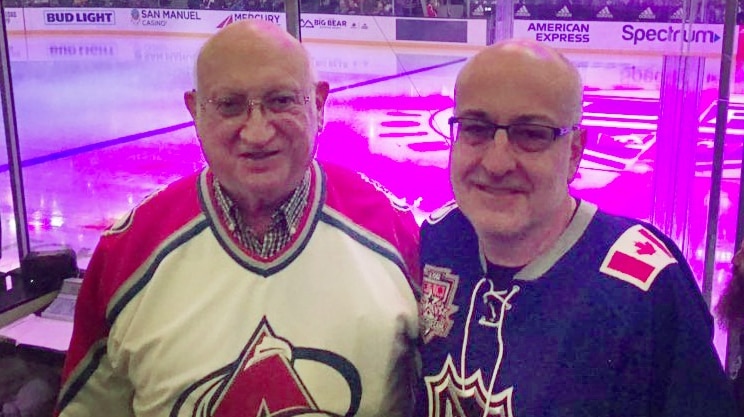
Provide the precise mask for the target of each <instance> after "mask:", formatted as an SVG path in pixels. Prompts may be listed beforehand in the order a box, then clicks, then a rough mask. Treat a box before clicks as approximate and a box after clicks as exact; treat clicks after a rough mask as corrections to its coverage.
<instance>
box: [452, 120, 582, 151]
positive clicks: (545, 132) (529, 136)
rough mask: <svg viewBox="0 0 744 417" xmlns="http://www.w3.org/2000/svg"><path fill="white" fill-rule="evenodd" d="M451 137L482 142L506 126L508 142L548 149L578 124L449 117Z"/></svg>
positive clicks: (527, 148) (524, 147) (526, 148)
mask: <svg viewBox="0 0 744 417" xmlns="http://www.w3.org/2000/svg"><path fill="white" fill-rule="evenodd" d="M448 123H449V125H450V137H451V138H452V140H453V141H456V142H463V143H465V144H467V145H470V146H481V145H485V144H487V143H490V142H491V141H493V140H494V137H495V136H496V132H498V131H499V130H501V129H504V130H506V136H507V139H508V140H509V143H511V144H512V145H515V146H516V147H518V148H519V149H521V150H523V151H526V152H539V151H543V150H545V149H548V148H549V147H550V145H552V144H553V142H555V140H556V139H558V138H560V137H562V136H564V135H566V134H568V133H570V132H573V131H574V130H578V129H579V126H578V125H574V126H571V127H552V126H545V125H541V124H535V123H513V124H510V125H499V124H496V123H491V122H489V121H487V120H483V119H476V118H471V117H456V116H453V117H450V118H449V121H448Z"/></svg>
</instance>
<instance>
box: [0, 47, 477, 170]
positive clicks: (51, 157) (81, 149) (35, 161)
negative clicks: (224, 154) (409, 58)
mask: <svg viewBox="0 0 744 417" xmlns="http://www.w3.org/2000/svg"><path fill="white" fill-rule="evenodd" d="M466 59H467V58H460V59H455V60H452V61H447V62H444V63H441V64H437V65H430V66H427V67H422V68H418V69H415V70H411V71H404V72H401V73H398V74H394V75H386V76H384V77H377V78H370V79H369V80H365V81H360V82H358V83H354V84H349V85H345V86H342V87H336V88H331V89H330V90H329V94H333V93H337V92H339V91H346V90H352V89H355V88H360V87H364V86H368V85H371V84H376V83H381V82H385V81H389V80H393V79H396V78H402V77H408V76H409V75H413V74H419V73H422V72H426V71H431V70H435V69H438V68H443V67H446V66H450V65H455V64H459V63H461V62H463V61H465V60H466ZM191 126H194V122H193V121H190V122H184V123H179V124H176V125H172V126H167V127H162V128H159V129H154V130H148V131H145V132H140V133H135V134H132V135H127V136H122V137H119V138H116V139H110V140H104V141H101V142H96V143H91V144H89V145H83V146H78V147H76V148H70V149H65V150H63V151H59V152H53V153H50V154H48V155H43V156H38V157H35V158H29V159H25V160H23V161H21V167H22V168H28V167H31V166H34V165H39V164H43V163H46V162H51V161H56V160H58V159H62V158H67V157H70V156H76V155H80V154H83V153H86V152H92V151H97V150H100V149H103V148H108V147H110V146H116V145H121V144H124V143H129V142H134V141H137V140H141V139H147V138H149V137H152V136H157V135H162V134H165V133H170V132H174V131H176V130H180V129H184V128H187V127H191ZM9 169H10V165H9V164H7V163H6V164H0V172H6V171H8V170H9Z"/></svg>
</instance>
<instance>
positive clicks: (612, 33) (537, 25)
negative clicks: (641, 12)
mask: <svg viewBox="0 0 744 417" xmlns="http://www.w3.org/2000/svg"><path fill="white" fill-rule="evenodd" d="M514 37H517V38H530V39H534V40H536V41H538V42H545V43H547V44H550V45H551V46H554V47H556V48H559V49H573V50H577V49H584V50H610V51H628V52H636V53H644V52H651V53H671V52H681V51H682V45H683V43H682V42H683V41H686V42H689V43H688V45H689V52H692V53H699V54H720V53H721V47H722V43H723V25H712V24H695V25H684V26H683V25H681V24H679V23H676V24H674V23H661V22H586V21H573V22H572V21H536V20H515V21H514Z"/></svg>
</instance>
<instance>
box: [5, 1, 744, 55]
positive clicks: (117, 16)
mask: <svg viewBox="0 0 744 417" xmlns="http://www.w3.org/2000/svg"><path fill="white" fill-rule="evenodd" d="M244 19H260V20H264V21H267V22H271V23H274V24H276V25H279V26H281V27H282V28H286V15H285V14H284V13H278V12H247V11H246V12H243V11H239V12H235V11H225V10H182V9H147V8H132V9H117V8H111V9H106V8H89V9H86V8H25V9H24V8H8V9H6V11H5V22H6V25H7V29H8V31H9V32H11V33H14V32H23V31H27V32H31V33H35V32H40V33H55V32H66V33H67V32H80V33H90V32H101V33H110V32H119V33H127V34H128V33H132V34H148V33H164V34H175V35H178V34H204V35H208V34H211V33H214V32H215V31H217V30H219V29H220V28H223V27H225V26H226V25H228V24H230V23H232V22H235V21H239V20H244ZM445 23H447V24H449V25H450V26H451V27H452V28H453V29H452V30H456V31H458V33H454V34H452V36H450V37H451V38H452V40H449V41H448V40H447V39H443V38H442V37H441V33H439V32H441V30H438V28H439V26H441V25H442V24H445ZM437 25H439V26H437ZM428 26H431V29H432V31H431V33H432V37H431V38H427V35H426V28H427V27H428ZM486 26H487V25H486V21H485V20H483V19H480V20H464V19H417V18H403V17H393V16H350V15H322V14H302V16H301V21H300V28H301V33H302V37H303V39H305V40H334V41H347V42H369V43H394V42H398V41H405V42H409V43H411V42H413V43H416V42H417V41H429V42H430V43H431V42H434V43H448V44H458V43H459V44H467V45H471V46H482V45H485V44H486V38H487V36H486ZM406 28H408V29H407V30H406ZM411 28H415V29H416V30H415V31H413V32H415V34H417V36H418V35H419V34H423V36H420V37H414V38H411V37H410V33H413V32H411V30H412V29H411ZM435 35H436V36H435ZM740 36H741V35H740ZM514 37H519V38H525V37H526V38H531V39H535V40H536V41H538V42H544V43H547V44H550V45H551V46H554V47H556V48H559V49H571V50H587V51H603V52H604V51H607V52H610V51H623V52H631V53H653V54H663V53H675V52H677V53H678V52H682V51H683V42H682V41H687V42H688V43H687V44H684V47H685V48H688V47H689V49H685V50H684V52H690V53H693V54H714V55H717V54H720V53H721V47H722V42H723V25H714V24H696V25H685V26H684V27H683V25H681V24H672V23H661V22H587V21H546V20H542V21H540V20H515V21H514ZM445 38H447V37H445ZM737 38H738V37H737ZM737 40H738V39H737Z"/></svg>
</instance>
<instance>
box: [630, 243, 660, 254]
mask: <svg viewBox="0 0 744 417" xmlns="http://www.w3.org/2000/svg"><path fill="white" fill-rule="evenodd" d="M635 246H636V248H638V250H637V251H636V253H637V254H639V255H653V254H655V253H656V249H654V245H652V244H651V243H650V242H636V243H635Z"/></svg>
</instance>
